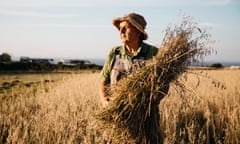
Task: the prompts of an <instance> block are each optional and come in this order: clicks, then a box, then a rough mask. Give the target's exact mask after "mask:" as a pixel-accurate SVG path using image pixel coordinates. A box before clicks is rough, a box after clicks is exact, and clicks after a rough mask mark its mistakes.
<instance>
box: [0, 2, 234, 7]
mask: <svg viewBox="0 0 240 144" xmlns="http://www.w3.org/2000/svg"><path fill="white" fill-rule="evenodd" d="M231 2H233V0H131V1H129V0H121V1H120V2H119V1H114V0H101V1H100V0H0V8H19V7H35V8H36V7H41V8H43V7H96V6H116V7H118V6H127V7H146V6H160V7H161V6H187V5H203V6H206V5H210V6H214V5H215V6H219V5H227V4H230V3H231Z"/></svg>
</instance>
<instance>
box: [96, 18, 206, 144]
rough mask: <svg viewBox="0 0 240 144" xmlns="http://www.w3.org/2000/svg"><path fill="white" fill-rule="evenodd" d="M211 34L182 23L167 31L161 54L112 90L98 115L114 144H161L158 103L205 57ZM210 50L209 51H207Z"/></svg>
mask: <svg viewBox="0 0 240 144" xmlns="http://www.w3.org/2000/svg"><path fill="white" fill-rule="evenodd" d="M208 38H209V34H207V33H206V32H202V31H201V30H200V29H199V28H198V27H197V25H196V24H195V23H191V22H189V21H188V20H187V19H185V20H183V22H182V24H181V25H180V26H175V27H174V28H173V29H171V28H170V27H169V28H167V29H166V34H165V37H164V39H163V43H162V47H161V49H159V52H158V54H157V55H156V56H155V57H154V58H153V59H152V60H151V61H148V62H147V64H146V66H145V67H143V68H140V69H139V70H137V71H136V72H134V73H132V74H131V75H129V76H128V77H126V78H123V79H122V80H120V81H119V82H118V83H117V85H116V86H114V87H111V88H110V92H109V93H110V95H111V97H112V101H110V103H109V105H108V106H107V107H105V108H104V109H103V110H102V111H101V112H100V113H99V114H98V119H100V120H101V123H102V126H104V128H105V129H111V130H112V131H111V134H109V136H110V137H111V141H112V143H123V142H127V143H161V142H162V138H161V131H160V126H159V123H160V121H159V119H160V118H159V103H160V100H161V99H162V98H164V96H166V94H167V92H168V87H169V84H170V83H171V82H174V81H175V80H176V79H177V78H178V77H179V76H180V75H181V74H182V73H184V72H185V71H186V69H187V66H188V65H189V64H190V63H191V62H192V61H193V60H197V59H198V58H199V56H201V55H203V54H206V52H208V51H206V49H205V48H206V47H207V46H208V41H209V40H208ZM207 48H208V47H207Z"/></svg>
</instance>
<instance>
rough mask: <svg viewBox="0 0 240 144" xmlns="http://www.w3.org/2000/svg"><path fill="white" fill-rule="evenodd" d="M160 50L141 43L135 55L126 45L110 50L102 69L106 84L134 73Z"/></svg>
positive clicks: (102, 77)
mask: <svg viewBox="0 0 240 144" xmlns="http://www.w3.org/2000/svg"><path fill="white" fill-rule="evenodd" d="M157 52H158V48H156V47H154V46H152V45H149V44H146V43H141V45H140V47H139V49H138V50H137V52H136V53H135V54H134V55H131V54H129V53H128V52H127V50H126V49H125V47H124V45H123V46H117V47H114V48H112V49H111V50H110V52H109V54H108V57H107V59H106V61H105V63H104V66H103V69H102V71H101V74H100V76H101V79H102V80H103V81H104V82H105V83H106V84H109V83H111V84H116V83H117V81H119V80H120V79H121V78H122V77H124V76H126V75H128V74H130V73H132V72H133V71H135V70H136V69H138V68H139V67H143V66H144V65H145V61H146V60H149V59H151V58H152V57H153V56H155V55H156V54H157Z"/></svg>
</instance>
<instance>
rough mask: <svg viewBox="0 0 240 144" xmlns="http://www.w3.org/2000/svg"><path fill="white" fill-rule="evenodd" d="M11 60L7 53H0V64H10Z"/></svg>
mask: <svg viewBox="0 0 240 144" xmlns="http://www.w3.org/2000/svg"><path fill="white" fill-rule="evenodd" d="M11 61H12V58H11V56H10V55H9V54H8V53H2V54H1V55H0V62H11Z"/></svg>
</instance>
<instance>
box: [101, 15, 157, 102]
mask: <svg viewBox="0 0 240 144" xmlns="http://www.w3.org/2000/svg"><path fill="white" fill-rule="evenodd" d="M112 23H113V25H114V26H115V27H116V28H117V29H118V30H119V32H120V38H121V41H122V43H123V45H121V46H116V47H113V48H112V49H111V50H110V52H109V54H108V56H107V59H106V61H105V63H104V66H103V69H102V71H101V81H100V97H101V100H102V104H103V106H106V105H107V104H108V102H109V101H110V98H109V95H108V94H107V88H108V87H109V86H110V85H114V84H116V83H117V81H119V80H120V79H121V78H122V77H124V76H126V75H128V74H129V73H131V72H133V71H135V70H136V69H137V68H139V67H142V66H144V64H145V60H148V59H151V58H152V57H153V56H155V55H156V54H157V52H158V48H156V47H154V46H152V45H149V44H147V43H144V42H143V40H146V39H147V37H148V35H147V33H146V32H145V28H146V25H147V22H146V21H145V19H144V17H143V16H141V15H139V14H136V13H129V14H127V15H125V16H123V17H118V18H114V19H113V21H112Z"/></svg>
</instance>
